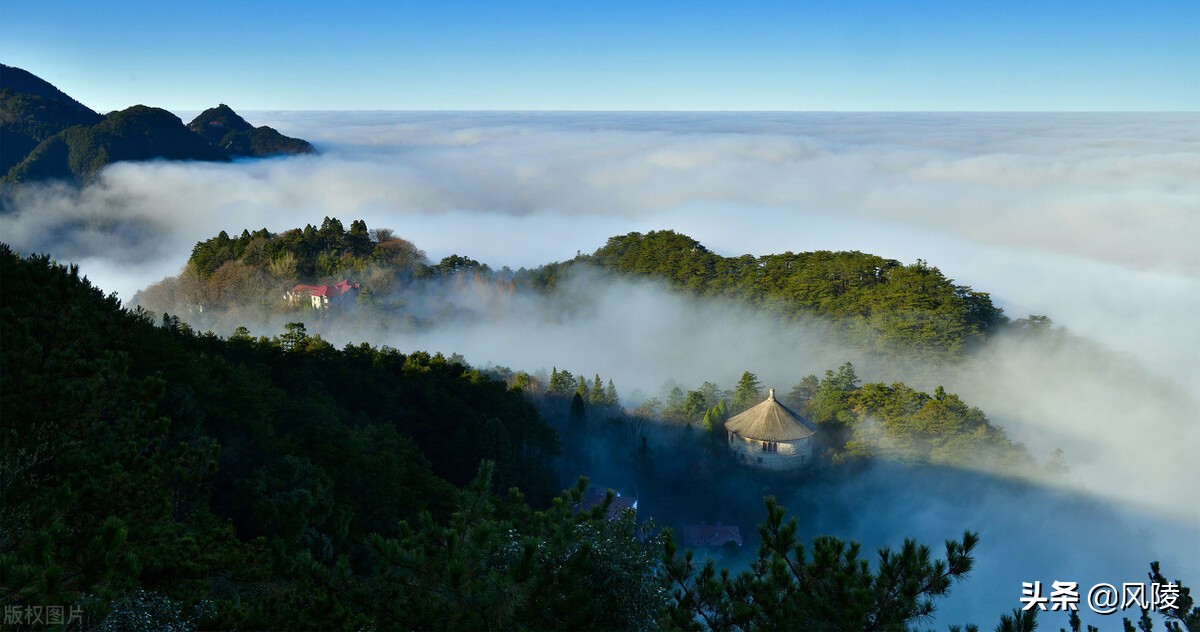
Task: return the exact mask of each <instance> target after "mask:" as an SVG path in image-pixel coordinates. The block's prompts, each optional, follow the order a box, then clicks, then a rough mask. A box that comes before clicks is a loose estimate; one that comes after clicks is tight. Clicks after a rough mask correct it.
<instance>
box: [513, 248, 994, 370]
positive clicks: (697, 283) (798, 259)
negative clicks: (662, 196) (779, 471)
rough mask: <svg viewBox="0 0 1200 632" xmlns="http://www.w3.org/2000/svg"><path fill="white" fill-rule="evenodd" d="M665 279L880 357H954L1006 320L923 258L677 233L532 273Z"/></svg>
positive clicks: (545, 277)
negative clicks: (773, 246) (754, 248)
mask: <svg viewBox="0 0 1200 632" xmlns="http://www.w3.org/2000/svg"><path fill="white" fill-rule="evenodd" d="M578 264H590V265H593V266H597V267H600V268H602V269H604V270H611V271H613V272H617V273H620V274H624V275H633V276H638V277H647V278H652V279H659V280H662V281H665V282H667V283H668V284H670V285H671V287H674V288H677V289H680V290H684V291H687V292H691V293H694V294H697V295H700V296H718V297H729V298H734V299H737V300H740V301H744V302H747V303H750V304H752V305H755V306H759V307H762V308H765V309H768V310H772V311H775V312H778V313H782V314H785V315H787V316H791V317H817V318H820V319H823V320H825V321H827V322H833V323H836V324H837V328H838V330H840V332H841V334H842V335H843V336H844V337H845V338H846V339H847V340H848V341H851V342H853V343H855V344H857V345H858V346H863V347H866V348H867V349H869V350H870V351H873V352H876V353H880V354H884V355H897V354H906V353H907V354H916V355H919V356H922V357H926V358H935V357H940V358H947V359H952V358H958V357H961V356H962V355H963V354H964V353H965V352H967V351H968V350H969V349H970V348H971V347H972V345H974V344H976V343H978V342H979V341H980V340H981V339H982V338H983V337H985V336H986V335H988V334H989V333H991V332H993V331H995V330H996V328H998V327H999V326H1000V325H1002V324H1004V323H1005V322H1006V320H1007V319H1006V317H1005V316H1004V312H1003V310H1002V309H1000V308H999V307H996V306H995V305H994V304H993V303H992V300H991V297H990V296H989V295H988V294H987V293H985V292H977V291H975V290H973V289H971V288H970V287H967V286H963V285H957V284H955V283H954V282H953V280H952V279H949V278H947V277H946V276H945V275H943V274H942V272H941V271H940V270H938V269H937V268H936V267H931V266H929V265H928V264H927V263H926V262H924V261H918V262H916V263H914V264H910V265H904V264H902V263H900V262H899V261H896V260H893V259H885V258H883V257H879V256H876V255H871V254H866V253H862V252H858V251H853V252H830V251H815V252H801V253H793V252H785V253H783V254H773V255H761V256H757V257H756V256H753V255H742V256H740V257H722V256H720V255H717V254H715V253H713V252H710V251H709V250H708V249H707V248H705V247H704V246H703V245H702V244H700V243H699V242H697V241H696V240H694V239H692V238H690V237H688V236H686V235H681V234H679V233H676V232H674V231H654V232H650V233H646V234H642V233H629V234H627V235H621V236H617V237H612V238H610V239H609V240H608V242H607V243H606V244H605V245H604V246H602V247H601V248H600V249H598V250H596V252H594V253H593V254H592V255H590V256H582V257H578V258H576V259H574V260H572V261H570V262H566V263H562V264H552V265H551V266H547V269H545V270H541V271H535V272H533V273H531V275H530V277H531V278H534V279H538V280H540V282H541V283H543V284H546V285H550V286H552V285H553V284H554V283H555V282H556V279H557V278H558V277H559V276H561V275H562V274H563V273H564V272H565V270H564V268H569V267H570V266H573V265H578Z"/></svg>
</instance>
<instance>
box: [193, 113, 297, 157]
mask: <svg viewBox="0 0 1200 632" xmlns="http://www.w3.org/2000/svg"><path fill="white" fill-rule="evenodd" d="M188 129H190V130H192V131H193V132H196V133H197V134H199V135H201V136H203V137H204V139H205V140H207V141H208V142H209V144H211V145H213V146H215V147H219V148H221V149H224V150H225V151H227V152H229V154H230V155H231V156H252V157H265V156H277V155H280V154H307V153H312V151H313V147H312V145H310V144H309V143H308V141H306V140H301V139H299V138H291V137H288V136H284V135H283V134H280V133H279V132H277V131H275V129H273V128H271V127H267V126H266V125H263V126H261V127H254V126H253V125H251V124H250V123H248V122H247V121H246V119H244V118H242V117H241V116H238V113H237V112H234V111H233V108H231V107H229V106H228V105H225V104H224V103H222V104H220V105H218V106H217V107H215V108H209V109H207V110H205V111H203V112H201V113H200V116H197V117H196V118H195V119H193V120H192V122H191V123H189V124H188Z"/></svg>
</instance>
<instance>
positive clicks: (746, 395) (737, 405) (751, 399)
mask: <svg viewBox="0 0 1200 632" xmlns="http://www.w3.org/2000/svg"><path fill="white" fill-rule="evenodd" d="M762 398H763V397H762V385H761V384H760V383H759V381H758V376H757V375H755V374H753V373H751V372H749V371H746V372H745V373H742V379H740V380H738V383H737V388H735V389H734V391H733V409H734V410H736V411H738V412H741V411H743V410H746V409H747V408H750V407H751V406H753V405H755V404H757V403H759V402H760V401H762Z"/></svg>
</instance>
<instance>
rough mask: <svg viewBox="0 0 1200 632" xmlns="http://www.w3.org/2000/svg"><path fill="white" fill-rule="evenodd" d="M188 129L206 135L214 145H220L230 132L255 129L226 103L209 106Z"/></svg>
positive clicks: (193, 120) (205, 137)
mask: <svg viewBox="0 0 1200 632" xmlns="http://www.w3.org/2000/svg"><path fill="white" fill-rule="evenodd" d="M188 129H190V130H192V131H193V132H196V133H197V134H199V135H201V136H203V137H204V139H205V140H207V141H208V142H209V143H210V144H212V145H220V143H221V139H222V138H225V135H226V134H228V133H229V132H248V131H250V130H252V129H254V126H253V125H251V124H250V123H249V122H248V121H246V119H244V118H242V117H241V116H239V115H238V113H237V112H234V111H233V108H231V107H229V106H228V105H225V104H224V103H222V104H220V105H218V106H217V107H215V108H208V109H207V110H205V111H203V112H201V113H200V116H197V117H196V118H194V119H192V122H191V123H188Z"/></svg>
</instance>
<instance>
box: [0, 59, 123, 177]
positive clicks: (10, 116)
mask: <svg viewBox="0 0 1200 632" xmlns="http://www.w3.org/2000/svg"><path fill="white" fill-rule="evenodd" d="M103 118H104V117H103V116H101V115H99V114H97V113H96V112H93V111H92V110H90V109H88V108H87V107H86V106H84V105H83V104H81V103H79V102H78V101H76V100H75V99H72V98H71V97H69V96H67V95H66V94H64V93H63V92H62V91H61V90H59V89H58V88H55V87H54V86H53V85H50V84H49V83H47V82H45V81H43V80H42V79H40V78H38V77H37V76H35V75H33V74H32V73H30V72H27V71H25V70H22V69H20V68H14V67H12V66H5V65H3V64H0V176H2V175H4V174H7V173H8V171H9V169H12V168H13V166H14V165H16V164H17V163H18V162H20V161H21V160H23V159H24V157H25V156H27V155H28V154H29V152H31V151H33V150H34V148H36V147H37V146H38V145H39V144H40V143H41V142H42V141H44V140H46V139H47V138H50V137H51V136H53V135H55V134H57V133H59V132H61V131H63V130H64V129H67V128H68V127H74V126H76V125H95V124H96V123H99V122H100V121H101V120H103Z"/></svg>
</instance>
